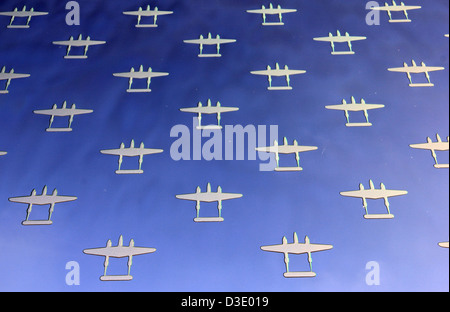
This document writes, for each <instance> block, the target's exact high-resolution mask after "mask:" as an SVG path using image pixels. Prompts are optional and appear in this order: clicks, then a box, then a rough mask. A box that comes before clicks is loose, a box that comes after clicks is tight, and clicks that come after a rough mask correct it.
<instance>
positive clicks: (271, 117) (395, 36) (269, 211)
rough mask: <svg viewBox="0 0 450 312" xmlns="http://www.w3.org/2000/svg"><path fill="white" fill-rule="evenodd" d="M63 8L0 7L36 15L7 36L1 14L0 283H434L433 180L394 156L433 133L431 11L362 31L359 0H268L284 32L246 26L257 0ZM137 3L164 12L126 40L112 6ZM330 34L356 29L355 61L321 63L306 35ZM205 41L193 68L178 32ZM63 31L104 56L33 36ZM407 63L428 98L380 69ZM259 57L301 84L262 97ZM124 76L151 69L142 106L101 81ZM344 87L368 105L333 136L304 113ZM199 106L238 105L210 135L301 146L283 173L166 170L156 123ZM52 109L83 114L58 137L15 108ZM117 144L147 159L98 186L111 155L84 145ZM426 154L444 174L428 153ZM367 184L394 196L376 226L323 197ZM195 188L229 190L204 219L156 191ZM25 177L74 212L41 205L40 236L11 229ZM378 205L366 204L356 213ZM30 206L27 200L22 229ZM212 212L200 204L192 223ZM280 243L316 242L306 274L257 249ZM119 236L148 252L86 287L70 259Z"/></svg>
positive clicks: (181, 119)
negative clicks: (362, 117)
mask: <svg viewBox="0 0 450 312" xmlns="http://www.w3.org/2000/svg"><path fill="white" fill-rule="evenodd" d="M78 2H79V4H80V7H81V25H80V26H67V25H66V24H65V16H66V14H67V13H68V11H66V10H65V4H66V1H56V0H52V1H9V0H6V1H2V2H1V4H0V11H9V10H12V9H13V8H14V7H16V6H17V7H19V8H22V6H23V5H24V4H25V5H27V7H28V8H30V7H32V6H33V7H34V8H35V9H36V10H38V11H48V12H50V14H49V15H48V16H45V17H36V18H33V19H32V20H31V23H30V25H31V28H30V29H28V30H22V29H7V28H6V25H7V24H8V23H9V19H8V18H7V17H0V26H1V28H0V66H3V65H5V66H6V67H7V69H8V70H9V69H11V68H14V69H15V71H16V72H20V73H30V74H31V77H30V78H27V79H18V80H14V81H12V83H11V86H10V93H9V94H8V95H1V96H0V110H1V113H0V150H4V151H7V152H8V154H7V155H6V156H2V157H1V158H0V172H1V177H0V202H1V205H0V276H1V279H0V290H1V291H448V290H449V254H448V249H443V248H440V247H439V246H438V245H437V243H438V242H441V241H448V239H449V214H448V212H449V209H448V206H449V192H448V190H449V176H448V170H445V169H441V170H437V169H434V168H433V159H432V157H431V155H430V153H429V152H428V151H421V150H414V149H411V148H410V147H409V146H408V145H409V144H411V143H420V142H425V139H426V137H427V136H430V137H432V138H433V140H435V134H436V133H439V134H440V135H441V137H442V138H443V139H444V138H446V137H447V136H448V135H449V117H448V116H449V105H448V102H449V81H448V77H449V75H448V67H449V64H448V48H449V42H448V39H447V38H445V37H444V34H446V33H448V31H449V30H448V25H449V20H448V10H449V7H448V6H449V5H448V1H445V0H435V1H419V2H420V3H417V2H418V1H412V0H411V1H408V3H407V4H420V5H422V6H423V8H422V9H421V10H417V11H411V12H410V17H411V19H412V20H413V22H412V23H409V24H389V23H388V20H387V15H386V14H382V15H381V25H380V26H368V25H366V23H365V16H366V14H367V13H368V11H367V10H366V9H365V4H366V2H365V1H358V0H352V1H337V0H335V1H333V0H327V1H325V0H319V1H285V0H283V1H279V2H278V3H279V4H281V5H282V6H283V7H286V8H296V9H298V12H297V13H293V14H286V15H285V16H284V22H285V26H284V27H263V26H261V17H260V16H259V15H254V14H247V13H246V12H245V11H246V10H247V9H252V8H258V7H260V6H261V5H262V4H264V5H266V6H267V5H268V2H267V3H265V2H264V1H263V2H261V1H254V0H246V1H242V0H239V1H237V0H227V1H226V0H223V1H219V0H213V1H212V0H195V1H179V0H165V1H158V2H155V1H149V2H145V1H78ZM278 3H275V2H274V4H278ZM147 4H151V6H152V7H154V5H155V4H156V5H158V7H159V8H160V9H161V10H173V11H174V14H173V15H169V16H162V17H160V18H159V19H158V24H159V27H158V28H156V29H136V28H135V27H134V24H135V23H136V19H135V18H134V17H130V16H125V15H123V14H122V12H123V11H128V10H135V9H137V8H138V7H139V6H144V5H145V6H146V5H147ZM338 29H339V30H341V32H345V31H348V32H349V33H350V34H351V35H364V36H367V40H365V41H360V42H355V43H354V50H355V51H356V55H353V56H340V57H339V56H332V55H331V54H330V46H329V45H328V44H326V43H320V42H315V41H313V40H312V38H313V37H317V36H325V35H327V34H328V32H333V33H335V32H336V30H338ZM208 32H212V34H213V35H215V34H220V35H221V36H222V37H223V38H234V39H237V42H236V43H234V44H228V45H224V46H223V47H222V50H221V52H222V54H223V56H222V57H221V58H217V59H200V58H198V57H197V56H196V55H197V53H198V47H197V46H194V45H188V44H184V43H183V40H184V39H193V38H196V37H198V36H199V35H200V34H203V35H206V34H207V33H208ZM80 33H82V34H83V36H87V35H90V36H91V38H92V39H96V40H106V41H107V44H106V45H103V46H95V47H91V48H90V49H89V52H88V56H89V58H88V59H87V60H83V61H80V60H64V59H63V56H64V55H65V48H64V47H59V46H55V45H52V44H51V42H52V41H55V40H66V39H68V38H69V37H70V36H71V35H72V36H74V37H76V36H78V35H79V34H80ZM73 52H74V53H75V52H78V51H75V49H74V50H73ZM411 59H415V60H416V61H417V62H418V63H420V62H421V61H424V62H425V63H426V64H427V65H433V66H444V67H445V68H446V70H445V71H440V72H435V73H431V80H432V82H434V83H435V87H433V88H410V87H408V83H407V78H406V75H403V74H397V73H390V72H388V71H387V70H386V69H387V68H388V67H396V66H401V65H402V63H403V62H404V61H406V62H410V61H411ZM275 62H279V63H280V65H281V66H284V64H287V65H289V67H290V68H294V69H305V70H307V73H306V74H305V75H299V76H294V77H292V79H291V85H292V86H293V88H294V89H293V90H292V91H289V92H281V91H280V92H274V91H272V92H269V91H267V90H266V87H267V80H266V79H265V78H264V77H259V76H253V75H250V73H249V72H250V71H251V70H257V69H263V68H264V67H265V66H267V65H269V64H270V65H272V66H273V65H274V63H275ZM141 64H143V65H144V67H145V68H147V67H148V66H151V67H152V68H153V69H154V70H155V71H165V72H169V73H170V75H169V76H168V77H163V78H158V79H154V80H153V81H152V84H151V88H152V90H153V92H151V93H150V94H127V93H126V92H125V89H126V87H127V80H126V79H122V78H115V77H113V76H112V73H114V72H122V71H127V70H129V69H130V68H131V67H132V66H134V67H135V68H137V67H138V66H139V65H141ZM413 79H414V78H413ZM416 79H417V77H416ZM419 79H421V78H419ZM137 83H139V82H137ZM352 95H353V96H355V97H356V98H357V100H359V99H360V98H361V97H363V98H364V99H365V100H366V101H367V102H368V103H381V104H385V105H386V107H385V108H383V109H379V110H374V111H370V113H369V117H370V120H371V122H372V123H373V126H372V127H368V128H353V129H352V128H346V127H345V125H344V124H345V117H344V114H343V113H340V112H336V111H330V110H326V109H325V108H324V106H325V105H332V104H338V103H340V101H341V100H342V99H344V98H345V99H347V100H350V97H351V96H352ZM208 98H211V99H212V101H213V102H216V101H220V102H221V103H222V105H224V106H235V107H239V111H238V112H233V113H227V114H224V115H223V118H222V122H223V124H241V125H244V126H245V125H255V126H256V125H278V126H279V129H278V131H279V139H280V140H281V139H282V137H283V136H287V137H288V139H289V141H290V142H292V140H293V139H296V140H298V141H299V143H300V144H304V145H315V146H318V147H319V149H318V150H317V151H314V152H309V153H304V154H302V155H301V165H302V167H303V168H304V171H303V172H301V173H275V172H260V171H259V170H258V169H259V164H260V161H258V160H256V161H255V160H239V161H238V160H235V161H205V160H199V161H178V162H177V161H174V160H172V159H171V157H170V152H169V151H170V146H171V144H172V143H173V142H174V140H175V139H174V138H171V137H170V135H169V133H170V129H171V128H172V127H173V126H174V125H177V124H184V125H186V126H188V127H191V124H192V117H193V114H187V113H182V112H180V111H179V110H178V109H179V108H181V107H191V106H195V105H196V103H197V102H198V101H202V102H206V100H207V99H208ZM64 100H67V101H68V103H70V104H72V103H76V104H77V107H79V108H90V109H93V110H94V113H92V114H89V115H82V116H77V117H75V119H74V122H73V132H72V133H47V132H45V128H46V127H47V125H48V118H46V117H44V116H38V115H35V114H33V110H35V109H45V108H50V107H51V106H52V105H53V104H55V103H56V104H58V106H60V105H61V104H62V102H63V101H64ZM356 115H358V114H356ZM351 118H352V120H355V118H356V120H358V118H359V117H358V116H356V117H355V115H353V114H352V115H351ZM206 120H211V122H213V120H214V119H208V118H205V120H204V121H205V122H206ZM57 122H58V123H59V122H61V124H63V123H65V122H66V121H65V120H63V121H61V120H58V119H55V125H56V123H57ZM131 139H134V140H135V141H136V142H137V144H138V143H140V142H141V141H143V142H144V143H145V145H146V147H153V148H162V149H164V153H162V154H158V155H151V156H146V157H144V163H143V169H144V174H142V175H132V176H119V175H116V174H115V173H114V171H115V170H116V168H117V158H116V157H112V156H106V155H102V154H100V153H99V150H100V149H104V148H115V147H118V146H119V144H120V143H121V142H125V143H126V145H128V144H129V142H130V141H131ZM204 141H206V140H205V139H204ZM267 143H270V142H267ZM438 159H439V160H440V161H441V162H448V153H443V154H440V153H438ZM128 161H129V162H128ZM135 164H136V165H137V159H133V160H125V161H124V166H128V165H129V166H133V165H135ZM281 164H282V165H290V164H294V157H293V156H291V157H287V158H285V157H282V159H281ZM369 179H372V180H373V181H374V183H375V184H376V186H377V187H378V186H379V183H380V182H384V183H385V184H386V186H387V188H391V189H405V190H407V191H408V195H406V196H402V197H397V198H393V199H392V200H391V211H392V213H393V214H394V215H395V218H394V219H393V220H372V221H370V220H365V219H364V218H363V216H362V215H363V212H364V210H363V207H362V205H361V202H360V200H358V199H353V198H345V197H342V196H340V195H339V192H340V191H346V190H353V189H357V187H358V184H359V183H360V182H362V183H363V184H364V185H365V186H366V187H368V181H369ZM208 182H211V184H212V187H213V189H215V188H216V187H217V186H218V185H220V186H222V188H223V190H224V191H225V192H238V193H242V194H243V195H244V196H243V197H242V198H241V199H236V200H232V201H226V202H224V205H223V211H222V215H223V217H224V218H225V221H224V222H222V223H213V224H198V223H195V222H193V220H192V219H193V218H194V216H195V209H194V208H195V204H194V203H192V202H187V201H181V200H177V199H176V198H175V195H176V194H180V193H189V192H193V191H194V190H195V187H196V186H197V185H200V186H201V187H202V189H205V187H206V184H207V183H208ZM44 185H47V186H48V188H49V191H52V190H53V189H54V188H57V189H58V192H59V194H62V195H74V196H78V200H76V201H74V202H71V203H65V204H58V205H56V208H55V211H54V213H53V217H52V220H53V221H54V223H53V225H51V226H35V227H33V226H29V227H24V226H22V225H21V224H20V222H21V221H22V220H23V219H24V218H25V212H26V205H21V204H15V203H10V202H9V201H8V198H9V197H13V196H23V195H27V194H29V193H30V192H31V190H32V189H33V188H36V189H37V190H38V192H40V191H41V190H42V187H43V186H44ZM383 209H384V206H383V202H382V201H369V211H371V212H382V211H383ZM47 211H48V209H47V208H46V207H40V206H36V207H35V208H34V209H33V212H32V214H31V217H32V218H34V219H35V218H38V219H39V218H45V217H46V216H47ZM216 211H217V210H216V205H215V204H210V205H208V204H204V205H202V210H201V213H202V215H208V214H210V215H213V214H215V213H216ZM294 231H296V232H297V233H298V235H299V237H300V239H301V240H302V239H303V237H304V236H305V235H308V236H309V237H310V239H311V242H312V243H325V244H332V245H333V246H334V248H333V249H332V250H330V251H327V252H322V253H316V254H314V255H313V268H314V270H315V271H316V272H317V277H316V278H313V279H286V278H284V277H283V276H282V273H283V272H284V263H283V255H281V254H276V253H267V252H263V251H261V250H260V246H262V245H269V244H278V243H281V238H282V236H284V235H286V236H287V238H288V240H289V242H292V233H293V232H294ZM120 235H123V236H124V243H126V244H128V242H129V240H130V239H131V238H133V239H134V240H135V243H136V245H137V246H145V247H154V248H156V249H157V251H156V252H155V253H153V254H150V255H143V256H139V257H135V258H134V259H133V266H132V269H131V273H132V275H133V276H134V279H133V280H132V281H131V282H101V281H100V280H99V276H100V275H101V274H102V273H103V260H104V258H103V257H94V256H88V255H85V254H83V253H82V250H83V249H86V248H94V247H101V246H104V245H105V244H106V241H107V240H108V239H111V240H112V241H113V244H114V245H115V244H116V243H117V239H118V237H119V236H120ZM68 261H77V262H78V263H79V264H80V285H79V286H68V285H66V283H65V277H66V274H67V273H68V272H69V271H68V270H66V269H65V265H66V263H67V262H68ZM369 261H377V262H378V263H379V264H380V283H381V284H380V285H379V286H368V285H366V283H365V277H366V273H368V271H367V270H366V268H365V266H366V263H367V262H369ZM290 265H291V270H307V269H308V265H307V261H306V256H305V255H300V256H295V255H292V256H291V263H290ZM125 272H126V259H111V261H110V267H109V273H110V274H123V273H125Z"/></svg>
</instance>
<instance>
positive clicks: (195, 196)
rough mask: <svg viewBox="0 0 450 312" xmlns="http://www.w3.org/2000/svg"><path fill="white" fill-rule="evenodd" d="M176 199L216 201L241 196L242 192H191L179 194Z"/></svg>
mask: <svg viewBox="0 0 450 312" xmlns="http://www.w3.org/2000/svg"><path fill="white" fill-rule="evenodd" d="M175 197H176V198H178V199H184V200H192V201H202V202H207V203H211V202H216V201H219V200H229V199H235V198H240V197H242V194H234V193H217V192H203V193H192V194H181V195H176V196H175Z"/></svg>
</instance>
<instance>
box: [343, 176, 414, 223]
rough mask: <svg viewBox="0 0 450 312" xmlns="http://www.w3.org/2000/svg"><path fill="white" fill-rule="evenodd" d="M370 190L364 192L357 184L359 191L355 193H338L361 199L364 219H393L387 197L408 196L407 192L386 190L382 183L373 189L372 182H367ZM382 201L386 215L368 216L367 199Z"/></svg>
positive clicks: (361, 186) (362, 186) (360, 185)
mask: <svg viewBox="0 0 450 312" xmlns="http://www.w3.org/2000/svg"><path fill="white" fill-rule="evenodd" d="M369 185H370V189H368V190H365V189H364V185H362V183H360V184H359V190H357V191H347V192H340V194H341V195H342V196H347V197H358V198H362V202H363V207H364V210H365V212H366V214H365V215H364V218H365V219H392V218H394V215H393V214H391V211H390V208H389V200H388V198H389V197H394V196H401V195H406V194H408V192H407V191H403V190H387V189H386V187H385V185H384V184H383V183H380V188H379V189H375V187H374V185H373V181H372V180H369ZM381 198H382V199H384V205H385V206H386V209H387V214H369V213H368V210H367V199H381Z"/></svg>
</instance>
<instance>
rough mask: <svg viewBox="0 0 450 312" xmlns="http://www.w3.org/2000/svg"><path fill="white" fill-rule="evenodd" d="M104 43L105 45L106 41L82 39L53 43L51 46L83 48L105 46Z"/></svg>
mask: <svg viewBox="0 0 450 312" xmlns="http://www.w3.org/2000/svg"><path fill="white" fill-rule="evenodd" d="M105 43H106V41H99V40H84V39H82V40H78V39H77V40H62V41H53V44H56V45H65V46H72V47H85V46H91V45H98V44H105Z"/></svg>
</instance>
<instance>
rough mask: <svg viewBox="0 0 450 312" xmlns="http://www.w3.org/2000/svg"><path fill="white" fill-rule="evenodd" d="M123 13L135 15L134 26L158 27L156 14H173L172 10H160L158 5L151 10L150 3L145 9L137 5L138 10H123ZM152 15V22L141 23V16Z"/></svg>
mask: <svg viewBox="0 0 450 312" xmlns="http://www.w3.org/2000/svg"><path fill="white" fill-rule="evenodd" d="M123 14H125V15H133V16H137V24H136V25H135V27H137V28H139V27H158V24H156V20H157V19H158V16H160V15H168V14H173V11H160V10H159V9H158V7H155V8H154V9H153V10H151V9H150V5H148V6H147V9H146V10H143V9H142V7H139V10H137V11H125V12H123ZM143 16H144V17H153V24H141V18H142V17H143Z"/></svg>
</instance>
